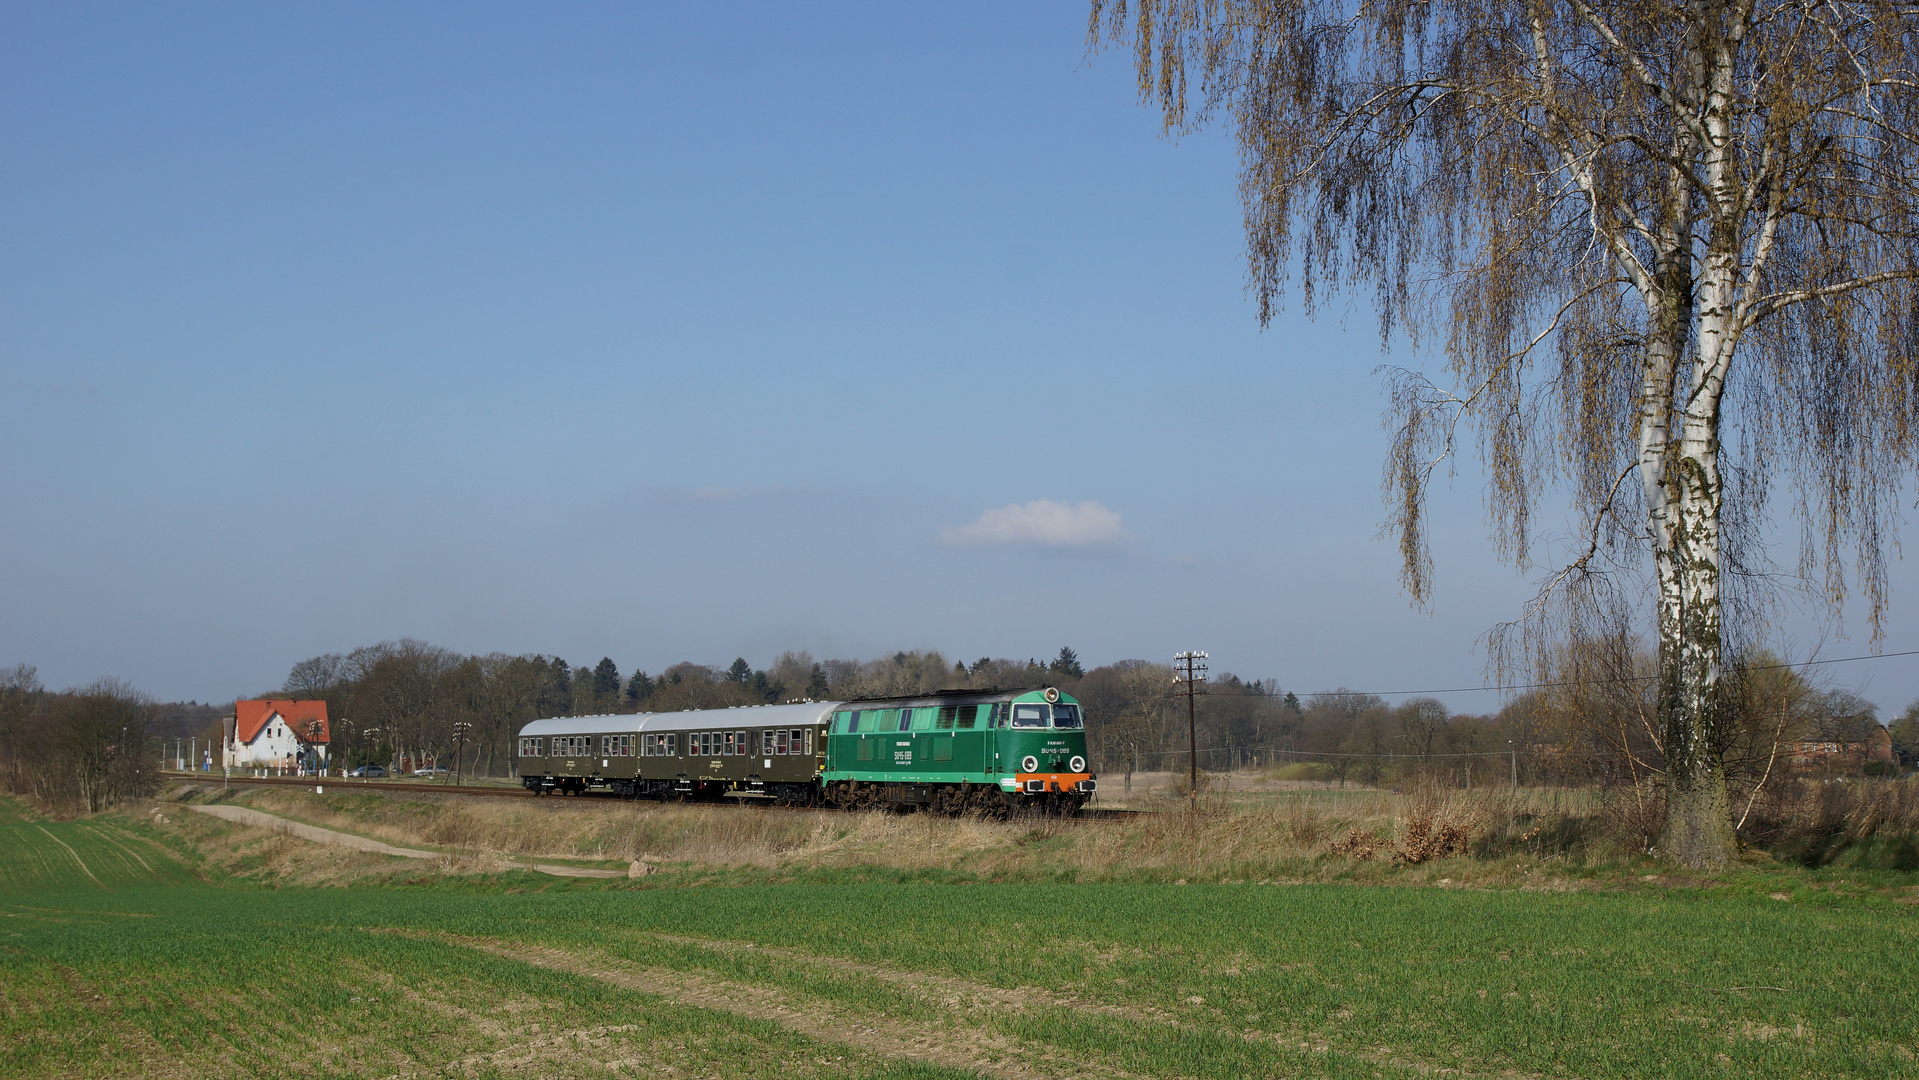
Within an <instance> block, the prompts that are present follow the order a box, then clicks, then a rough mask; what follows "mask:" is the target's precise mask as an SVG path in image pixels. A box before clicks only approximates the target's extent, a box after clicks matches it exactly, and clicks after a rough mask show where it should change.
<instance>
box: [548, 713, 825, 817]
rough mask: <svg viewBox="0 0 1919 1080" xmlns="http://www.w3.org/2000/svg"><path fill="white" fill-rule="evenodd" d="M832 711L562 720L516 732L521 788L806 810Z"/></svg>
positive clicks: (813, 794) (812, 795)
mask: <svg viewBox="0 0 1919 1080" xmlns="http://www.w3.org/2000/svg"><path fill="white" fill-rule="evenodd" d="M833 708H834V706H833V704H832V703H831V702H824V703H814V702H808V703H806V704H801V705H762V706H757V707H752V708H740V709H707V710H703V711H699V712H674V713H632V714H628V715H614V716H562V717H554V718H552V719H549V720H535V721H533V722H532V723H530V724H528V725H526V726H525V727H523V728H521V729H520V745H519V747H518V750H519V754H518V761H519V770H520V783H521V784H522V785H524V786H525V787H526V788H527V789H528V790H529V791H536V792H539V793H540V794H543V795H544V794H549V793H554V792H557V793H560V794H568V795H577V794H579V793H580V792H582V791H585V790H587V789H588V788H596V787H597V788H606V789H608V790H610V791H612V792H613V793H614V794H616V795H623V796H627V797H632V796H635V795H643V796H648V797H651V798H744V799H773V800H776V801H779V802H789V803H792V802H797V803H805V802H812V801H813V800H814V799H815V798H816V795H817V792H818V787H819V762H820V754H821V751H822V750H823V749H824V746H825V730H826V719H827V718H828V717H829V716H831V715H832V710H833Z"/></svg>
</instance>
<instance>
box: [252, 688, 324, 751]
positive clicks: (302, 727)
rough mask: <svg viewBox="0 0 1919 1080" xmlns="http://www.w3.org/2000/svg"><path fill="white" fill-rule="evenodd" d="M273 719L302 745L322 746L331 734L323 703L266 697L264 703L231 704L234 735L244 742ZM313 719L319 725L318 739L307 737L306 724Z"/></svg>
mask: <svg viewBox="0 0 1919 1080" xmlns="http://www.w3.org/2000/svg"><path fill="white" fill-rule="evenodd" d="M275 716H278V717H279V718H280V719H281V720H283V721H285V722H286V726H287V727H288V728H290V729H292V731H293V733H294V734H295V735H297V736H299V738H300V741H301V742H308V743H323V742H326V741H328V738H329V736H330V734H331V733H330V731H329V729H328V727H327V719H326V702H324V701H289V700H286V699H284V698H268V699H267V700H265V701H236V702H234V703H233V720H234V728H235V731H234V736H235V737H236V738H238V739H239V740H240V741H241V742H243V743H250V742H252V741H253V740H254V739H255V738H256V737H257V736H258V735H259V734H260V732H261V730H262V729H264V728H265V727H266V726H267V723H268V722H269V721H271V720H272V719H273V718H274V717H275ZM313 720H318V721H319V722H320V730H319V734H318V735H317V736H310V735H308V734H307V724H308V722H309V721H313Z"/></svg>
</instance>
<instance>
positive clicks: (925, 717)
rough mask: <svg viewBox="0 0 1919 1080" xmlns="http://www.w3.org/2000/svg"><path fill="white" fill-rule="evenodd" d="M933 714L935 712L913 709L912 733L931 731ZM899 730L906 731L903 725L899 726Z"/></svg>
mask: <svg viewBox="0 0 1919 1080" xmlns="http://www.w3.org/2000/svg"><path fill="white" fill-rule="evenodd" d="M934 714H935V710H933V709H914V710H913V730H914V731H931V730H933V716H934ZM900 730H901V731H904V730H906V727H905V725H901V726H900Z"/></svg>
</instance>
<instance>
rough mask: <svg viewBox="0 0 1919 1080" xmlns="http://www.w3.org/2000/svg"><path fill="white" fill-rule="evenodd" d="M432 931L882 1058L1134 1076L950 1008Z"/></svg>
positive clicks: (1040, 1078) (1029, 1073)
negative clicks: (846, 1005) (936, 1010)
mask: <svg viewBox="0 0 1919 1080" xmlns="http://www.w3.org/2000/svg"><path fill="white" fill-rule="evenodd" d="M431 936H433V937H435V938H438V939H440V940H443V941H448V942H452V943H454V944H458V945H464V946H466V947H467V948H471V949H477V950H479V951H481V952H486V953H490V954H492V955H494V956H500V957H504V958H506V959H509V960H517V961H520V962H521V963H525V964H531V965H533V966H535V967H542V968H547V969H549V970H552V971H560V972H565V973H567V974H571V975H581V976H585V977H586V978H589V979H595V980H598V981H600V982H604V983H606V984H608V985H610V986H617V987H619V988H621V989H623V990H633V991H637V992H639V993H642V994H654V995H657V996H659V997H663V998H666V999H668V1000H670V1001H673V1002H676V1003H678V1004H683V1005H692V1006H696V1007H698V1008H703V1009H713V1010H716V1011H720V1012H727V1013H732V1014H733V1015H735V1016H745V1017H750V1018H752V1019H756V1020H768V1021H771V1022H773V1023H775V1024H778V1025H780V1026H781V1027H783V1028H786V1029H787V1030H789V1031H794V1032H797V1033H799V1034H802V1035H806V1036H808V1037H810V1038H814V1039H820V1040H823V1041H826V1042H834V1043H840V1044H842V1045H845V1046H851V1047H854V1048H856V1049H859V1050H863V1051H866V1052H868V1053H872V1054H877V1055H879V1056H881V1057H890V1058H903V1059H908V1060H912V1061H928V1062H934V1063H937V1064H940V1065H945V1066H947V1067H949V1068H955V1069H968V1070H972V1071H974V1072H978V1073H982V1074H984V1075H987V1076H994V1077H1002V1078H1004V1080H1045V1078H1050V1077H1058V1076H1061V1075H1069V1074H1070V1075H1075V1076H1099V1077H1112V1078H1114V1080H1139V1076H1140V1074H1138V1073H1130V1072H1125V1071H1123V1070H1119V1069H1114V1068H1111V1067H1105V1066H1101V1065H1099V1064H1097V1063H1093V1062H1088V1061H1086V1060H1085V1059H1083V1058H1073V1059H1070V1060H1069V1059H1065V1058H1061V1057H1058V1056H1056V1055H1053V1054H1050V1053H1047V1052H1046V1051H1045V1050H1043V1049H1041V1048H1035V1047H1022V1046H1016V1045H1014V1044H1013V1043H1011V1042H1010V1041H1009V1040H1008V1039H1007V1038H1006V1037H1005V1036H1004V1035H1001V1034H1000V1033H998V1032H996V1031H991V1030H988V1029H986V1028H982V1027H979V1026H977V1025H973V1024H968V1023H966V1022H965V1021H964V1020H963V1019H962V1018H961V1017H960V1015H959V1014H958V1012H957V1010H955V1015H954V1016H953V1017H952V1018H950V1019H948V1020H945V1021H942V1022H941V1023H939V1024H938V1025H937V1026H934V1025H928V1024H922V1023H917V1022H914V1021H911V1020H904V1019H901V1018H899V1017H892V1016H885V1015H882V1014H879V1013H874V1012H871V1011H866V1010H861V1011H860V1012H859V1013H857V1014H856V1016H854V1017H843V1016H836V1015H833V1011H832V1009H831V1008H830V1007H822V1005H820V1004H819V1003H817V1002H798V1001H794V1000H792V999H790V998H788V997H787V996H786V995H785V994H783V993H781V992H780V991H779V990H777V989H775V988H773V987H768V986H755V985H751V984H747V983H739V982H732V981H729V980H726V979H718V978H714V977H713V976H710V975H703V974H694V973H691V972H685V971H673V970H670V969H666V968H655V967H644V966H641V965H638V964H631V963H627V962H625V961H621V960H616V959H613V958H610V957H605V956H593V955H588V954H583V953H576V952H568V951H566V950H564V949H556V948H552V947H549V946H543V945H518V944H514V943H511V942H505V941H496V940H493V939H490V938H472V937H462V936H459V935H454V934H433V935H431ZM984 989H992V988H984ZM999 992H1000V993H1004V991H999ZM948 1004H949V1005H957V1004H959V1003H958V1002H949V1003H948Z"/></svg>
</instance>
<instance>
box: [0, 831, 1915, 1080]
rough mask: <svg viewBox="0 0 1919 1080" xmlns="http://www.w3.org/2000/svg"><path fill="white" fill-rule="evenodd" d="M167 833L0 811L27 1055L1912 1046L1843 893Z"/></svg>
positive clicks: (1385, 1054)
mask: <svg viewBox="0 0 1919 1080" xmlns="http://www.w3.org/2000/svg"><path fill="white" fill-rule="evenodd" d="M221 827H223V828H224V827H226V826H221ZM168 843H169V840H168V836H167V834H166V833H164V831H162V830H158V829H155V828H153V827H152V826H151V824H150V821H149V820H143V819H141V818H137V817H130V816H126V817H122V816H111V815H110V816H105V817H96V818H94V819H91V820H88V821H81V822H44V821H26V820H20V819H18V818H9V819H6V820H0V875H4V876H3V877H0V935H3V936H0V1042H4V1044H5V1045H6V1046H7V1047H8V1056H7V1064H6V1066H5V1072H6V1074H7V1075H11V1076H29V1077H40V1076H47V1077H52V1076H62V1077H64V1076H119V1075H140V1076H171V1075H188V1074H191V1075H194V1076H215V1077H224V1076H281V1075H286V1074H288V1073H310V1074H313V1075H317V1076H341V1077H354V1076H392V1075H436V1076H438V1075H444V1076H474V1077H493V1076H500V1077H504V1076H533V1075H539V1076H551V1075H575V1076H600V1075H606V1076H612V1075H620V1076H633V1075H638V1076H659V1077H696V1076H724V1077H728V1078H735V1077H816V1076H817V1077H893V1076H902V1077H903V1076H915V1077H947V1076H954V1077H957V1076H984V1077H1009V1078H1010V1077H1020V1078H1023V1077H1042V1076H1058V1075H1067V1074H1071V1075H1086V1076H1115V1077H1117V1076H1131V1077H1137V1076H1184V1077H1208V1078H1211V1077H1219V1078H1227V1077H1243V1076H1366V1077H1374V1076H1413V1075H1427V1074H1430V1073H1431V1072H1432V1071H1433V1070H1436V1069H1442V1070H1449V1071H1456V1072H1458V1073H1459V1074H1461V1075H1468V1076H1491V1075H1513V1074H1523V1075H1562V1074H1563V1075H1572V1076H1639V1075H1664V1076H1728V1077H1730V1076H1749V1075H1762V1074H1763V1075H1780V1076H1786V1075H1790V1076H1833V1077H1839V1076H1858V1077H1868V1076H1871V1077H1879V1076H1892V1075H1902V1074H1904V1075H1912V1074H1915V1073H1919V1061H1915V1058H1914V1046H1915V1042H1916V1041H1919V1039H1916V1038H1915V1034H1916V1033H1915V1022H1914V1019H1913V1017H1912V1013H1911V1010H1910V1008H1909V999H1910V987H1911V986H1913V985H1914V984H1915V979H1919V959H1915V957H1916V956H1919V952H1916V950H1915V948H1914V947H1915V945H1919V941H1915V932H1914V924H1913V921H1912V918H1911V915H1910V912H1911V908H1910V907H1909V906H1906V905H1902V904H1898V903H1894V902H1891V901H1885V900H1879V901H1877V902H1872V901H1868V900H1866V899H1862V898H1860V897H1844V896H1837V895H1834V894H1831V893H1828V892H1824V891H1821V890H1817V889H1799V890H1796V891H1795V892H1794V893H1792V894H1781V895H1782V896H1785V897H1786V898H1785V899H1772V898H1769V897H1766V896H1728V895H1724V894H1711V893H1707V892H1705V891H1701V890H1676V891H1672V892H1669V893H1656V892H1655V893H1609V894H1608V893H1579V894H1540V893H1521V892H1483V891H1464V890H1453V889H1400V888H1353V887H1341V886H1325V885H1312V886H1285V887H1282V886H1271V885H1260V884H1250V883H1247V884H1218V883H1213V884H1193V885H1170V884H1169V885H1105V884H1065V883H1044V882H1041V883H1024V884H987V883H967V884H939V883H935V882H932V881H929V880H925V879H923V878H922V879H915V878H914V877H913V876H912V875H910V874H908V875H903V876H902V879H901V880H896V881H892V882H885V883H874V882H866V883H857V884H849V883H816V884H787V885H755V886H743V887H741V886H735V887H716V886H688V885H686V884H684V883H678V884H676V883H675V880H674V879H673V878H672V877H671V876H670V875H664V876H663V877H662V879H660V880H658V881H653V880H647V881H635V882H628V881H624V880H622V881H619V882H612V883H608V882H576V881H571V880H568V881H556V880H554V879H551V878H543V877H536V876H534V875H530V874H526V873H520V872H508V873H504V874H491V875H478V876H474V877H471V878H448V877H439V878H432V879H425V878H423V879H421V880H420V881H418V882H416V883H414V884H411V885H394V884H382V885H373V886H369V885H359V886H355V887H352V888H325V889H313V888H280V889H263V888H258V887H253V886H248V885H246V884H245V883H241V882H236V881H231V880H206V879H205V878H204V877H203V876H202V872H201V871H197V870H195V869H193V868H192V866H193V861H194V860H193V854H192V852H190V851H182V852H178V853H177V857H169V856H168V855H167V854H166V851H167V844H168ZM642 886H646V887H642ZM659 886H664V887H659Z"/></svg>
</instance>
